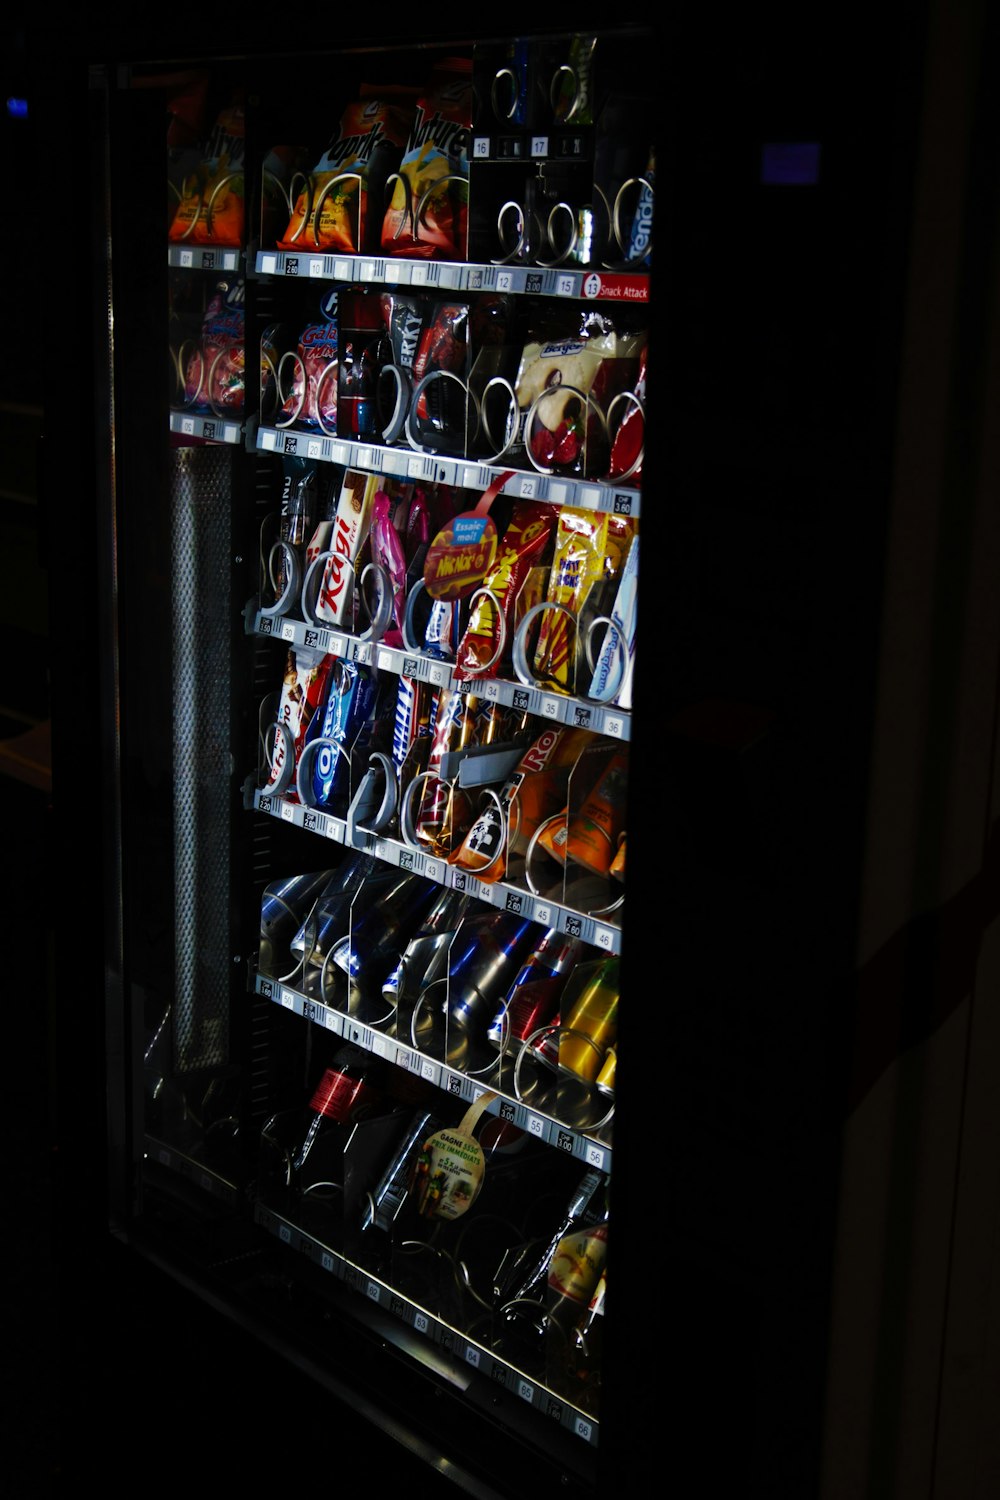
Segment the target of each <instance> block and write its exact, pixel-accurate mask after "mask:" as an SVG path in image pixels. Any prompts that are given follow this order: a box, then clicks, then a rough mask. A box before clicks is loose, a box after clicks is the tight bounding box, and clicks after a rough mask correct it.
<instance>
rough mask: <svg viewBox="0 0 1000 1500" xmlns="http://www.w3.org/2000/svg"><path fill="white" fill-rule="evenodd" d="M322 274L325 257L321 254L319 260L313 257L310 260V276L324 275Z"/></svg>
mask: <svg viewBox="0 0 1000 1500" xmlns="http://www.w3.org/2000/svg"><path fill="white" fill-rule="evenodd" d="M322 274H323V257H322V256H320V258H319V259H318V260H317V259H315V258H314V259H312V260H311V261H310V262H309V275H310V276H322Z"/></svg>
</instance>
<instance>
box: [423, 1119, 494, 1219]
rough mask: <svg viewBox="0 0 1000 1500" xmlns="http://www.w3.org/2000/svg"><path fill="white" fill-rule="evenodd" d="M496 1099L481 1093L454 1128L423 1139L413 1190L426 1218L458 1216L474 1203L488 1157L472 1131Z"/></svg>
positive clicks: (454, 1217)
mask: <svg viewBox="0 0 1000 1500" xmlns="http://www.w3.org/2000/svg"><path fill="white" fill-rule="evenodd" d="M495 1098H496V1095H495V1094H490V1093H486V1094H480V1096H479V1098H478V1099H477V1100H476V1102H475V1103H474V1104H472V1105H470V1107H469V1108H468V1109H467V1110H466V1112H465V1114H464V1115H463V1116H462V1119H461V1121H460V1123H459V1124H458V1125H456V1126H455V1128H454V1129H453V1130H450V1129H445V1130H436V1131H435V1132H434V1134H433V1135H432V1136H428V1138H427V1140H426V1141H425V1142H424V1144H423V1148H422V1150H421V1152H420V1155H419V1156H418V1157H417V1163H416V1170H415V1172H414V1178H413V1182H412V1184H411V1192H412V1193H413V1195H414V1198H415V1201H416V1205H417V1210H418V1212H419V1213H420V1214H422V1215H423V1217H424V1218H425V1219H458V1218H460V1217H461V1216H462V1214H464V1213H465V1212H466V1210H467V1209H470V1208H471V1207H472V1205H473V1203H475V1201H476V1198H477V1197H478V1195H479V1189H480V1188H481V1187H482V1185H483V1176H484V1174H485V1172H486V1158H485V1156H484V1155H483V1148H482V1146H480V1144H479V1142H478V1141H477V1140H476V1138H475V1136H474V1135H473V1131H474V1130H475V1128H476V1125H477V1124H478V1123H479V1118H480V1116H481V1115H482V1114H483V1112H484V1110H485V1109H486V1108H487V1106H488V1105H489V1104H490V1102H491V1100H493V1099H495Z"/></svg>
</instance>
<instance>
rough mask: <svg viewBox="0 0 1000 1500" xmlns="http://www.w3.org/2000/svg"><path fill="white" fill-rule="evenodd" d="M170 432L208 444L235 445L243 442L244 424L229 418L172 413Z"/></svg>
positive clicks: (185, 412) (179, 412)
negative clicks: (231, 420) (198, 439)
mask: <svg viewBox="0 0 1000 1500" xmlns="http://www.w3.org/2000/svg"><path fill="white" fill-rule="evenodd" d="M170 431H171V432H176V433H178V434H179V435H180V436H181V437H193V438H201V439H203V440H204V441H205V442H207V443H228V444H230V445H235V444H237V443H242V441H243V423H242V422H230V421H229V419H228V418H227V417H204V416H199V415H198V414H197V413H195V412H188V411H172V412H171V413H170Z"/></svg>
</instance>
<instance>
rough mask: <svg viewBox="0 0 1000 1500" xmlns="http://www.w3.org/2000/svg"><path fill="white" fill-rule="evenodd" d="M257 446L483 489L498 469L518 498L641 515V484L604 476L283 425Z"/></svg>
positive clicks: (262, 434)
mask: <svg viewBox="0 0 1000 1500" xmlns="http://www.w3.org/2000/svg"><path fill="white" fill-rule="evenodd" d="M257 449H258V451H259V452H262V453H274V454H279V455H280V454H286V455H288V456H289V457H295V458H309V459H315V460H317V461H318V462H320V463H335V464H342V465H343V466H344V467H345V468H349V469H360V470H362V471H363V472H365V473H370V474H387V475H389V476H390V477H391V478H396V479H419V480H421V481H422V482H423V483H425V484H447V485H452V486H453V487H455V488H457V489H468V490H478V491H479V492H480V493H481V492H482V491H483V490H485V489H486V488H487V486H488V485H489V484H490V482H491V480H492V479H493V478H494V477H495V476H496V475H498V474H510V475H511V477H510V478H509V479H508V480H507V481H506V482H505V484H504V486H503V491H502V492H503V494H505V495H512V496H513V497H514V498H515V499H517V500H547V501H549V502H550V503H551V504H553V505H573V506H575V507H576V508H577V509H578V510H595V511H607V512H608V513H609V514H611V515H615V516H635V517H638V515H639V491H638V490H631V489H626V488H619V487H616V486H615V485H612V484H607V483H605V482H604V481H602V480H598V479H564V478H562V477H561V476H559V475H553V474H541V473H537V472H535V471H528V470H517V471H515V472H513V473H512V472H511V470H510V469H509V468H506V469H505V468H504V467H503V466H502V465H499V464H485V463H480V462H478V460H475V459H466V458H456V457H448V456H445V457H438V456H437V455H435V454H426V453H417V452H415V451H414V450H413V449H412V448H384V447H381V446H380V445H379V444H378V443H358V442H355V441H354V440H353V439H349V438H338V437H329V436H324V435H323V434H322V433H317V432H301V431H295V432H293V431H290V430H288V429H286V428H280V427H258V429H257Z"/></svg>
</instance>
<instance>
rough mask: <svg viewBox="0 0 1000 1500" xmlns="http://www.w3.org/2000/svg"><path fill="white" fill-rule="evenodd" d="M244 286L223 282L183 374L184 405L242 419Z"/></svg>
mask: <svg viewBox="0 0 1000 1500" xmlns="http://www.w3.org/2000/svg"><path fill="white" fill-rule="evenodd" d="M244 330H245V319H244V312H243V282H242V281H239V280H236V281H220V282H218V283H217V285H216V287H215V291H214V292H213V294H212V297H211V299H210V301H209V304H208V307H207V308H206V309H205V315H204V317H203V318H202V323H201V338H200V341H199V344H198V347H197V348H196V349H194V350H193V351H192V353H191V354H190V356H189V358H188V360H187V365H186V368H185V371H184V402H185V405H186V406H191V407H194V408H196V409H198V410H201V411H214V412H215V413H216V414H217V415H218V416H237V417H238V416H241V415H242V413H243V399H244V395H245V392H246V379H245V368H244V343H243V340H244Z"/></svg>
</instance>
